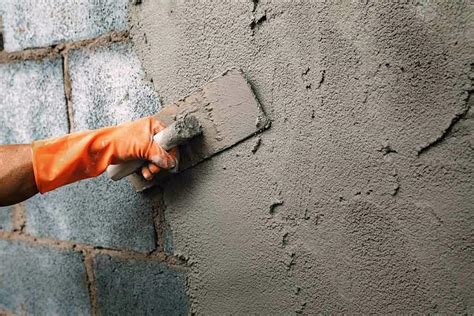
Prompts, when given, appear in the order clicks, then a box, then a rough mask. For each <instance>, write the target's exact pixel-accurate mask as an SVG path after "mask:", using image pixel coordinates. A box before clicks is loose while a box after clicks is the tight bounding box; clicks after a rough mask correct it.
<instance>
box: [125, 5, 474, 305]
mask: <svg viewBox="0 0 474 316" xmlns="http://www.w3.org/2000/svg"><path fill="white" fill-rule="evenodd" d="M132 11H133V12H132V29H131V35H132V38H133V41H134V43H135V45H136V49H137V52H138V54H139V56H140V58H141V59H142V61H143V63H144V67H145V70H146V71H147V73H148V76H149V77H151V78H152V79H153V83H154V85H155V87H156V89H157V91H158V93H159V94H160V96H161V98H162V100H163V102H164V103H167V102H171V101H173V100H175V99H177V98H179V97H181V96H184V95H186V94H188V93H189V92H190V91H192V90H193V89H196V88H197V87H199V86H200V85H202V84H204V83H205V82H206V81H207V80H209V79H211V78H212V77H214V76H216V75H219V74H221V73H222V72H223V71H224V70H225V69H226V68H229V67H232V66H236V67H240V68H242V69H243V70H244V72H245V73H246V74H247V76H248V80H249V82H250V83H251V84H252V85H253V87H254V89H255V92H256V94H257V96H258V99H259V100H260V102H261V104H262V106H263V108H264V109H265V111H266V112H267V114H268V115H269V116H270V117H271V119H272V126H271V128H270V129H269V130H268V131H266V132H264V133H263V134H261V135H259V136H256V137H254V138H252V139H249V140H247V141H245V142H244V143H242V144H240V145H238V146H236V147H233V148H232V149H230V150H227V151H225V152H223V153H222V154H220V155H218V156H216V157H214V158H213V159H211V160H209V161H206V162H204V163H202V164H201V165H199V166H197V167H195V168H193V169H192V170H188V171H186V172H184V173H183V174H180V175H178V176H176V177H175V178H174V179H172V180H171V181H170V182H169V183H167V184H166V185H165V189H164V204H165V207H166V208H165V219H166V222H167V225H168V231H167V238H168V245H169V247H168V248H169V249H168V251H170V252H171V253H173V254H175V255H177V256H181V257H183V258H185V259H187V260H188V263H189V264H190V265H191V271H190V272H189V274H188V284H189V289H188V290H189V296H190V301H191V305H192V311H194V312H196V313H198V314H223V313H237V314H243V313H254V314H255V313H257V314H258V313H308V314H313V313H316V312H330V313H336V312H337V313H340V312H344V313H408V312H421V313H429V312H435V313H437V312H440V313H473V312H474V309H473V308H474V295H473V293H474V288H473V284H474V278H473V275H474V274H473V273H472V272H473V269H474V264H473V262H474V261H473V259H474V254H473V252H472V246H473V242H474V239H473V236H474V235H473V232H474V231H473V227H474V217H473V205H474V198H473V196H474V195H473V193H474V191H473V178H472V172H473V167H474V159H473V141H474V138H473V136H472V131H473V126H474V121H473V115H474V112H473V109H472V102H473V99H472V98H471V94H472V81H471V80H472V78H473V75H474V74H473V62H474V59H473V57H474V55H473V48H474V46H473V42H472V39H473V38H474V36H473V35H474V34H473V22H474V20H473V19H472V14H473V13H474V12H473V6H472V4H471V3H469V2H468V1H456V2H454V1H370V0H369V1H309V0H308V1H294V2H290V1H276V0H275V1H263V0H253V1H237V0H235V1H216V2H211V1H147V0H144V1H142V4H139V5H137V6H135V7H133V8H132Z"/></svg>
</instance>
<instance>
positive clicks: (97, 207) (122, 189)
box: [26, 175, 156, 252]
mask: <svg viewBox="0 0 474 316" xmlns="http://www.w3.org/2000/svg"><path fill="white" fill-rule="evenodd" d="M26 207H27V209H28V212H27V219H26V221H27V224H26V231H27V233H29V234H32V235H34V236H41V237H48V238H53V239H59V240H70V241H73V242H81V243H86V244H91V245H95V246H100V247H107V248H116V249H129V250H136V251H144V252H148V251H151V250H153V249H155V247H156V238H155V229H154V226H153V217H154V210H153V200H152V198H149V197H147V196H145V195H143V194H137V193H135V191H134V189H133V187H132V186H131V184H129V183H128V182H127V181H119V182H114V181H112V180H109V179H108V178H107V176H106V175H102V176H100V177H98V178H95V179H87V180H83V181H80V182H77V183H74V184H71V185H69V186H66V187H62V188H59V189H57V190H55V191H51V192H48V193H46V194H45V195H37V196H35V197H33V198H31V199H29V200H27V201H26Z"/></svg>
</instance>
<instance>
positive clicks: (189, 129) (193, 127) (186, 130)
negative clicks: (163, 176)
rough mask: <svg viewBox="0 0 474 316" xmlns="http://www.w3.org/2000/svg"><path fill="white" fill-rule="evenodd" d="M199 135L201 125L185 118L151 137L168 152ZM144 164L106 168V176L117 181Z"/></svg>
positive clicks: (130, 162)
mask: <svg viewBox="0 0 474 316" xmlns="http://www.w3.org/2000/svg"><path fill="white" fill-rule="evenodd" d="M201 133H202V128H201V124H200V123H199V121H198V120H197V118H195V117H194V116H185V117H183V118H179V119H178V120H176V122H174V123H173V124H171V125H170V126H168V127H166V128H165V129H163V130H162V131H160V132H159V133H158V134H156V135H155V136H153V141H155V142H156V143H157V144H158V145H159V146H160V147H162V148H163V149H164V150H170V149H171V148H173V147H176V146H178V145H180V144H182V143H184V142H186V141H188V140H190V139H191V138H193V137H194V136H197V135H199V134H201ZM144 163H145V161H142V160H132V161H127V162H125V163H122V164H120V165H110V166H109V167H108V168H107V175H108V176H109V178H110V179H112V180H115V181H117V180H120V179H122V178H124V177H126V176H128V175H130V174H132V173H134V172H135V171H137V170H138V169H139V168H141V167H142V166H143V164H144Z"/></svg>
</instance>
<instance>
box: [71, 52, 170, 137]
mask: <svg viewBox="0 0 474 316" xmlns="http://www.w3.org/2000/svg"><path fill="white" fill-rule="evenodd" d="M69 71H70V74H71V79H72V102H73V108H74V124H73V125H74V127H75V129H77V130H80V129H88V128H99V127H104V126H108V125H114V124H117V123H122V122H126V121H130V120H134V119H137V118H140V117H143V116H147V115H152V114H154V113H156V112H157V111H158V110H159V109H160V108H161V106H160V102H159V99H158V96H157V94H156V92H155V91H154V89H153V87H152V85H151V83H150V82H147V81H145V79H144V77H145V73H144V71H143V69H142V67H141V63H140V60H139V59H138V57H137V56H136V54H135V53H134V52H133V50H132V48H131V46H130V45H129V44H113V45H111V46H107V47H100V48H96V49H80V50H74V51H72V52H71V54H70V57H69Z"/></svg>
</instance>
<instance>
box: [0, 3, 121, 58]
mask: <svg viewBox="0 0 474 316" xmlns="http://www.w3.org/2000/svg"><path fill="white" fill-rule="evenodd" d="M128 3H129V1H128V0H75V1H62V0H44V1H37V0H3V1H2V4H1V7H0V14H1V15H2V18H3V25H4V28H3V32H4V34H3V39H4V47H5V50H6V51H19V50H22V49H25V48H32V47H44V46H51V45H55V44H58V43H61V42H66V41H78V40H83V39H89V38H94V37H97V36H100V35H102V34H104V33H107V32H111V31H123V30H125V29H126V28H127V8H128ZM33 8H34V9H33Z"/></svg>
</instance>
